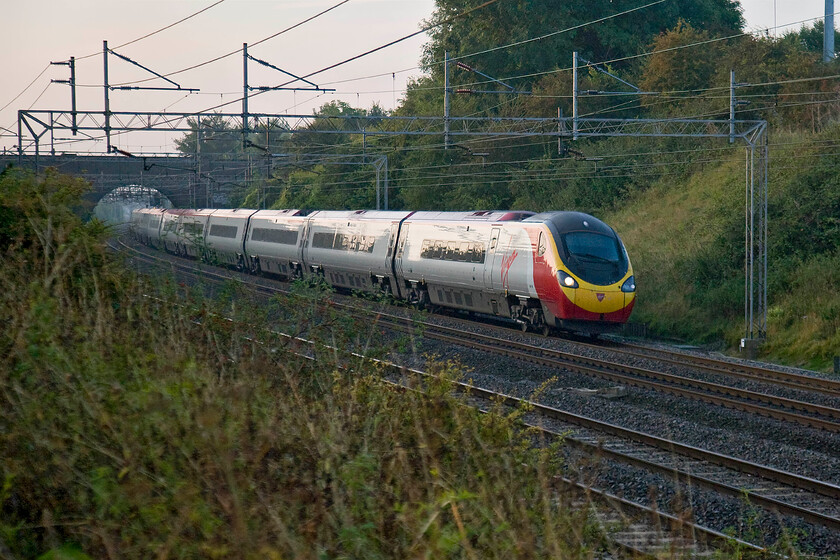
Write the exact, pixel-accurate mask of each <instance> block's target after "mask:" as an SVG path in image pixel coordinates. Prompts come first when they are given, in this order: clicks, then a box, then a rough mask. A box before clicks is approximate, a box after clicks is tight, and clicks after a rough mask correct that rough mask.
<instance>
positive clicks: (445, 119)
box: [443, 51, 450, 150]
mask: <svg viewBox="0 0 840 560" xmlns="http://www.w3.org/2000/svg"><path fill="white" fill-rule="evenodd" d="M449 94H450V90H449V51H446V52H444V53H443V149H444V150H448V149H449Z"/></svg>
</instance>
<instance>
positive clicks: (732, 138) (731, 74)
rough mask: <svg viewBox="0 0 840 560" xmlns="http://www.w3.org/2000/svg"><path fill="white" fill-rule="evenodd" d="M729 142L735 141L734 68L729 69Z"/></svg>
mask: <svg viewBox="0 0 840 560" xmlns="http://www.w3.org/2000/svg"><path fill="white" fill-rule="evenodd" d="M729 143H730V144H734V143H735V70H730V71H729Z"/></svg>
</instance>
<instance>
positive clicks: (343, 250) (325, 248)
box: [303, 210, 411, 295]
mask: <svg viewBox="0 0 840 560" xmlns="http://www.w3.org/2000/svg"><path fill="white" fill-rule="evenodd" d="M409 215H411V212H395V211H371V210H355V211H319V212H315V213H313V214H312V215H311V216H309V218H308V219H307V222H306V231H305V241H304V248H303V261H304V263H305V266H306V268H307V271H308V272H309V273H313V274H318V275H321V276H323V278H324V279H325V280H326V281H327V282H329V283H330V284H331V285H333V286H336V287H339V288H346V289H351V290H359V291H366V292H377V291H382V292H389V293H394V294H395V295H399V294H398V293H397V292H396V291H395V290H394V287H395V286H396V285H397V278H396V276H395V274H394V268H393V250H394V246H395V243H396V239H397V236H398V232H399V228H400V222H401V221H402V220H404V219H405V218H406V217H408V216H409Z"/></svg>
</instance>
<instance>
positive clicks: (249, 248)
mask: <svg viewBox="0 0 840 560" xmlns="http://www.w3.org/2000/svg"><path fill="white" fill-rule="evenodd" d="M306 222H307V218H306V213H305V212H303V211H301V210H260V211H258V212H256V213H255V214H253V215H252V216H251V220H250V222H249V224H248V237H247V238H246V239H245V254H246V255H247V256H248V262H249V265H250V267H251V270H252V271H254V272H259V271H262V272H268V273H271V274H277V275H280V276H284V277H287V278H293V277H297V276H300V274H301V272H302V269H303V256H302V251H303V239H304V236H303V232H304V231H305V228H306Z"/></svg>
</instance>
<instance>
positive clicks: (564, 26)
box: [423, 0, 744, 87]
mask: <svg viewBox="0 0 840 560" xmlns="http://www.w3.org/2000/svg"><path fill="white" fill-rule="evenodd" d="M436 4H437V9H436V10H435V12H434V14H433V15H432V17H431V19H430V20H429V21H428V22H427V23H428V24H438V23H442V22H445V21H448V20H449V19H450V18H452V17H453V16H455V15H457V14H460V13H463V12H466V11H467V10H468V9H470V8H472V7H474V6H475V2H473V1H469V0H436ZM638 6H639V3H638V2H637V1H636V0H590V1H588V2H566V1H564V0H505V1H502V2H496V3H495V4H491V5H490V6H487V7H486V8H483V9H481V10H479V11H476V12H474V13H472V14H470V15H468V16H466V17H463V18H460V19H456V20H454V21H452V22H451V23H447V24H445V25H441V26H439V27H436V28H435V29H434V30H432V31H431V41H430V42H429V43H428V44H427V45H426V47H425V49H424V55H423V64H424V66H425V68H426V69H427V70H428V71H429V72H431V73H432V75H433V76H440V75H442V74H443V68H442V65H441V61H442V60H443V58H444V51H449V53H450V56H456V57H457V56H464V55H469V54H471V53H479V54H475V55H474V56H470V57H469V59H468V62H469V64H471V65H473V66H475V67H477V68H480V69H481V70H482V72H485V73H487V74H489V75H491V76H494V77H496V78H499V79H504V78H508V79H512V78H514V77H516V76H524V77H523V78H522V80H521V81H519V82H517V84H516V85H517V86H522V87H526V86H527V84H530V83H531V82H532V81H533V79H534V78H533V77H530V76H534V75H538V74H539V73H542V72H545V71H546V70H550V69H552V68H556V67H558V66H559V67H567V66H568V64H569V61H570V60H571V54H572V52H574V51H578V52H580V53H581V54H582V55H583V56H585V57H586V58H588V59H591V60H593V61H595V62H603V61H609V60H612V59H617V58H622V57H626V56H631V55H636V54H638V53H640V52H643V51H644V50H645V48H646V46H647V45H648V44H649V43H650V42H651V41H652V39H653V38H654V37H656V36H657V35H659V34H660V33H662V32H664V31H666V30H668V29H671V28H673V27H674V25H676V24H677V22H678V21H679V20H680V19H682V20H684V21H685V22H686V23H688V24H689V25H691V26H692V27H693V28H695V29H698V30H704V31H706V32H708V33H709V34H710V36H721V35H731V34H735V33H738V32H740V31H741V29H742V28H743V25H744V19H743V15H742V13H741V6H740V4H739V3H738V2H737V0H695V1H692V2H665V3H663V4H658V5H655V6H651V7H649V8H647V9H644V10H638V11H634V12H630V13H627V14H624V15H620V16H617V17H610V16H614V15H616V14H621V13H622V12H627V11H629V10H632V9H633V8H637V7H638ZM605 18H609V19H605ZM536 37H544V38H543V39H541V40H539V41H531V42H527V43H522V44H520V45H516V46H512V47H509V48H498V47H500V46H504V45H508V44H511V43H515V42H521V41H525V40H527V39H532V38H536Z"/></svg>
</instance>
